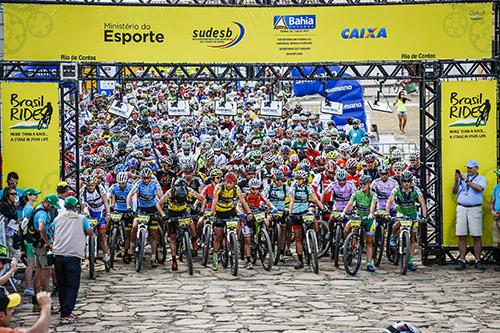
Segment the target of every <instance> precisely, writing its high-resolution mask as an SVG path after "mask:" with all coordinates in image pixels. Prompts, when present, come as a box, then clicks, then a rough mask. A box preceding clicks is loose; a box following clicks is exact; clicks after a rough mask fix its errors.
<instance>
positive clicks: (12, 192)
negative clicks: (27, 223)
mask: <svg viewBox="0 0 500 333" xmlns="http://www.w3.org/2000/svg"><path fill="white" fill-rule="evenodd" d="M16 202H19V198H18V196H17V191H16V187H15V185H13V184H12V185H9V186H7V187H6V188H5V190H4V191H3V196H2V199H0V214H1V215H3V217H4V219H5V220H4V223H5V228H4V233H5V234H4V235H5V244H4V245H6V246H7V247H8V248H9V251H10V253H11V255H13V256H16V258H17V259H18V260H19V259H20V258H21V254H20V252H19V244H15V243H16V242H15V241H17V240H18V237H17V233H16V231H17V227H18V224H17V220H18V216H17V211H16V206H15V205H16ZM0 242H3V239H1V238H0Z"/></svg>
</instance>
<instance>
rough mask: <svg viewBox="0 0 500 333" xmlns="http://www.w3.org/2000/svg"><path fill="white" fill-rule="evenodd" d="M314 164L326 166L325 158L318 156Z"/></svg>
mask: <svg viewBox="0 0 500 333" xmlns="http://www.w3.org/2000/svg"><path fill="white" fill-rule="evenodd" d="M314 162H315V163H316V164H320V165H321V164H326V158H325V157H324V156H318V157H316V158H315V160H314Z"/></svg>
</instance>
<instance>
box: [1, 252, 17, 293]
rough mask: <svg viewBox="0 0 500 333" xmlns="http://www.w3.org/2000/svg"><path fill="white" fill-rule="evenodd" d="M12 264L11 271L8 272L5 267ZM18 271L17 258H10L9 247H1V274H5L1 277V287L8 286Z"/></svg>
mask: <svg viewBox="0 0 500 333" xmlns="http://www.w3.org/2000/svg"><path fill="white" fill-rule="evenodd" d="M9 263H10V269H9V270H8V271H6V272H4V270H5V265H7V264H9ZM16 270H17V260H16V259H15V258H12V259H11V258H10V257H9V249H8V248H7V246H4V245H0V272H1V273H2V274H3V275H2V276H0V286H3V285H4V284H6V283H7V282H8V281H9V279H10V278H11V277H12V276H13V275H14V273H15V272H16Z"/></svg>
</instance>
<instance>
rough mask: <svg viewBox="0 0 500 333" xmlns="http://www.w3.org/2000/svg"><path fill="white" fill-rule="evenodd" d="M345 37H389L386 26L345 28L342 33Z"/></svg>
mask: <svg viewBox="0 0 500 333" xmlns="http://www.w3.org/2000/svg"><path fill="white" fill-rule="evenodd" d="M340 35H341V36H342V38H343V39H353V38H356V39H359V38H387V29H386V28H345V29H344V30H342V32H341V33H340Z"/></svg>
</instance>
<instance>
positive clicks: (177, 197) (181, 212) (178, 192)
mask: <svg viewBox="0 0 500 333" xmlns="http://www.w3.org/2000/svg"><path fill="white" fill-rule="evenodd" d="M190 198H195V199H197V200H200V201H203V197H202V196H201V195H200V194H198V193H197V192H195V191H194V190H193V189H192V188H190V187H189V186H188V185H187V182H186V180H185V179H183V178H179V179H177V180H176V181H175V183H174V186H173V187H172V188H171V189H170V190H168V191H167V192H166V193H165V194H164V195H163V196H162V197H161V199H160V200H159V201H158V202H157V203H156V209H157V210H158V212H159V213H160V216H161V217H162V218H163V220H164V221H165V222H167V223H168V225H167V232H168V237H169V238H170V250H171V252H172V270H173V271H176V270H177V258H176V254H177V227H178V225H177V220H174V219H176V218H179V217H182V216H187V215H188V203H189V199H190ZM165 207H166V211H167V213H165V210H164V208H165ZM190 228H191V234H192V237H193V238H192V239H193V241H195V240H196V234H197V232H196V225H195V223H194V221H193V220H191V224H190Z"/></svg>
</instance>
